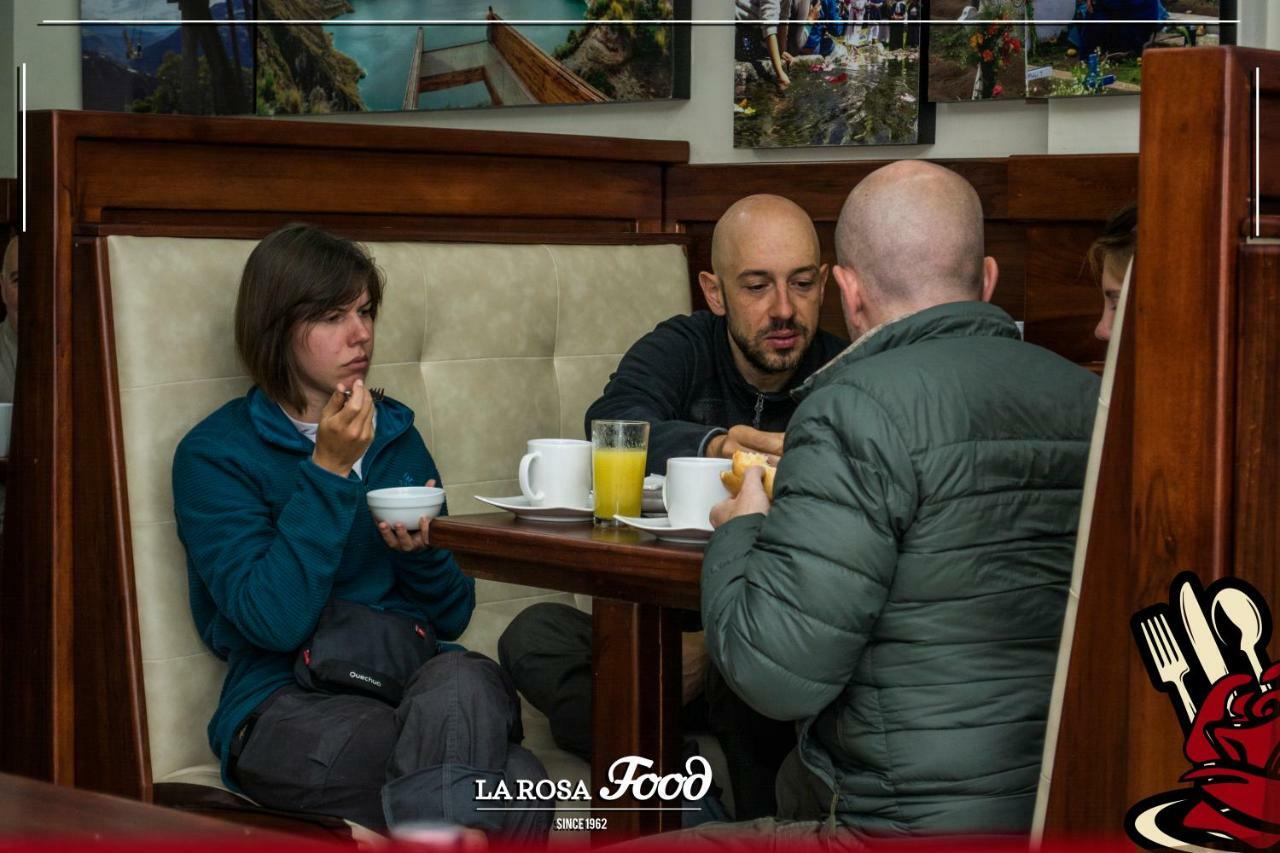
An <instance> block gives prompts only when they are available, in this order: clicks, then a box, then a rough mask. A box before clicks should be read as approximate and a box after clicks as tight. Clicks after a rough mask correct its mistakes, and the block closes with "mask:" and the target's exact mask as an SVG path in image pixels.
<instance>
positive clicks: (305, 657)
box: [302, 649, 311, 666]
mask: <svg viewBox="0 0 1280 853" xmlns="http://www.w3.org/2000/svg"><path fill="white" fill-rule="evenodd" d="M302 662H303V663H305V664H306V665H307V666H311V649H303V650H302Z"/></svg>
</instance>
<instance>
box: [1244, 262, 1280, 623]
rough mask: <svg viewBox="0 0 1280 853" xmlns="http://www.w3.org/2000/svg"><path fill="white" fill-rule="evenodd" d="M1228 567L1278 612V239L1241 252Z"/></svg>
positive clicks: (1279, 409)
mask: <svg viewBox="0 0 1280 853" xmlns="http://www.w3.org/2000/svg"><path fill="white" fill-rule="evenodd" d="M1240 281H1241V283H1242V285H1243V286H1242V287H1241V288H1240V312H1239V316H1240V336H1241V346H1240V350H1239V358H1238V360H1237V365H1238V370H1239V376H1238V378H1237V380H1236V400H1237V401H1238V404H1237V406H1238V408H1237V415H1236V458H1237V459H1238V460H1239V464H1238V465H1237V470H1238V471H1239V478H1240V480H1239V484H1238V486H1237V487H1236V495H1237V499H1236V508H1237V510H1236V517H1235V553H1234V555H1233V560H1234V563H1235V574H1236V576H1237V577H1240V578H1244V579H1245V580H1247V581H1249V582H1250V583H1252V584H1254V585H1255V586H1257V587H1258V589H1259V591H1261V592H1262V594H1263V596H1264V597H1265V598H1266V600H1267V601H1268V602H1269V603H1270V604H1271V607H1272V614H1273V618H1274V617H1276V616H1280V571H1277V567H1280V523H1277V514H1276V508H1277V507H1280V385H1278V384H1277V383H1276V369H1277V367H1280V245H1276V244H1271V245H1268V244H1258V245H1253V246H1246V247H1245V248H1244V249H1242V250H1241V253H1240Z"/></svg>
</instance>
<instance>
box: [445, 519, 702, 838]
mask: <svg viewBox="0 0 1280 853" xmlns="http://www.w3.org/2000/svg"><path fill="white" fill-rule="evenodd" d="M431 542H432V544H433V545H438V546H439V547H441V548H448V549H449V550H451V551H452V552H453V553H454V555H455V556H456V557H457V560H458V563H459V565H461V566H462V568H463V569H464V570H465V571H466V572H467V573H468V574H471V575H473V576H475V577H478V578H487V579H489V580H497V581H506V582H507V583H518V584H526V585H530V586H540V587H545V588H547V589H555V590H562V591H564V592H575V593H585V594H587V595H592V596H594V597H595V601H594V603H593V604H592V608H591V611H592V612H591V625H592V628H591V634H592V662H591V671H592V678H593V683H594V695H593V698H592V705H591V716H592V721H591V728H592V737H593V750H592V757H591V780H592V792H593V793H595V792H598V791H599V789H600V788H601V786H602V785H603V784H605V783H606V782H607V781H608V778H609V777H608V770H609V766H610V765H611V764H612V763H613V762H614V761H615V760H617V759H618V758H620V757H623V756H627V755H636V756H641V757H644V758H649V759H652V760H653V761H655V762H656V765H655V767H654V768H652V769H651V770H650V771H647V772H654V773H658V774H659V775H661V774H664V773H670V772H679V771H682V770H683V768H682V767H680V766H679V764H678V761H679V756H680V726H679V717H680V624H681V620H682V618H685V616H686V614H685V613H684V612H683V611H688V610H697V609H698V607H699V599H698V595H699V593H698V583H699V578H700V577H701V572H702V549H701V548H699V547H696V546H688V545H669V544H666V543H663V542H659V541H658V540H657V539H655V538H654V537H652V536H650V535H649V534H647V533H640V532H639V531H636V530H631V529H629V528H623V529H620V530H614V529H609V528H597V527H594V526H592V525H591V524H589V523H583V524H553V523H547V522H536V521H519V520H516V519H514V518H512V517H511V516H510V515H508V514H506V513H499V514H493V515H466V516H457V517H451V518H442V519H437V520H436V521H433V522H432V523H431ZM601 805H607V806H608V807H609V808H610V809H617V808H619V807H624V808H633V807H637V806H643V807H647V808H650V809H653V808H655V807H656V806H657V805H658V802H657V801H655V802H653V803H646V802H638V801H636V800H633V799H627V798H624V799H620V800H616V801H610V802H609V803H607V804H605V803H600V802H599V801H597V806H601ZM665 805H667V806H668V807H678V806H679V805H680V803H679V802H675V803H670V802H668V803H666V804H665ZM680 815H681V813H680V812H679V811H674V810H667V811H654V810H650V811H608V812H604V811H601V812H599V813H598V816H607V817H608V820H609V832H610V834H614V833H618V834H627V835H638V834H645V833H651V832H661V831H665V830H669V829H678V828H679V826H680Z"/></svg>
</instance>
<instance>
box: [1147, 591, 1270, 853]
mask: <svg viewBox="0 0 1280 853" xmlns="http://www.w3.org/2000/svg"><path fill="white" fill-rule="evenodd" d="M1130 627H1131V628H1132V630H1133V635H1134V639H1135V640H1136V642H1137V644H1138V649H1139V651H1140V652H1141V655H1142V659H1143V661H1144V662H1145V664H1146V666H1147V672H1148V674H1149V675H1150V676H1151V682H1152V684H1154V685H1155V687H1156V689H1157V690H1161V691H1163V692H1165V693H1167V694H1168V695H1169V699H1170V703H1171V705H1172V712H1173V713H1174V714H1176V715H1177V716H1178V721H1179V723H1181V725H1182V730H1183V732H1184V734H1185V738H1186V739H1185V741H1184V743H1183V754H1184V755H1185V756H1186V758H1187V761H1188V762H1189V763H1190V765H1191V769H1190V770H1188V771H1187V772H1186V773H1184V774H1183V775H1182V778H1181V779H1180V780H1179V781H1181V782H1185V783H1189V784H1190V787H1183V788H1177V789H1175V790H1171V791H1165V792H1164V793H1161V794H1157V795H1155V796H1154V797H1149V798H1147V799H1145V800H1143V801H1142V802H1140V803H1138V804H1137V805H1135V806H1134V807H1133V808H1132V809H1130V810H1129V814H1128V816H1127V818H1126V821H1125V828H1126V830H1127V831H1128V833H1129V836H1130V837H1131V838H1132V839H1133V840H1134V841H1136V842H1138V843H1139V844H1142V845H1143V846H1145V847H1155V848H1166V849H1173V850H1183V851H1196V850H1204V851H1210V850H1238V851H1251V850H1273V849H1277V848H1280V690H1278V689H1276V688H1277V687H1280V664H1272V663H1270V661H1269V660H1268V658H1267V652H1266V648H1267V641H1268V640H1269V639H1270V638H1271V612H1270V610H1269V609H1268V608H1267V605H1266V602H1265V601H1264V600H1263V598H1262V596H1261V595H1259V594H1258V591H1257V590H1256V589H1254V588H1253V587H1252V586H1250V585H1249V584H1247V583H1245V582H1243V581H1240V580H1236V579H1235V578H1224V579H1222V580H1219V581H1216V582H1214V583H1213V584H1211V585H1210V586H1209V587H1208V588H1207V589H1204V588H1202V587H1201V584H1200V580H1199V578H1197V577H1196V576H1195V575H1194V574H1192V573H1190V572H1184V573H1182V574H1180V575H1179V576H1178V577H1177V578H1175V579H1174V582H1173V584H1172V586H1171V587H1170V595H1169V602H1168V603H1163V602H1162V603H1160V604H1155V605H1152V606H1151V607H1148V608H1146V609H1144V610H1141V611H1139V612H1138V613H1136V614H1134V616H1133V619H1132V620H1131V622H1130Z"/></svg>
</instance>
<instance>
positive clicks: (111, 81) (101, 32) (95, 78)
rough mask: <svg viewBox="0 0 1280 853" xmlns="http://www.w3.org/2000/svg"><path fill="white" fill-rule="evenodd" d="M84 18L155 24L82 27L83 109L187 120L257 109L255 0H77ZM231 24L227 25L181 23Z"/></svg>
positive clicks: (242, 112) (81, 72)
mask: <svg viewBox="0 0 1280 853" xmlns="http://www.w3.org/2000/svg"><path fill="white" fill-rule="evenodd" d="M80 17H81V18H83V19H85V20H115V21H148V22H150V21H156V22H158V23H157V24H155V25H148V26H142V27H127V26H119V25H114V24H113V25H106V24H104V25H94V24H84V25H81V27H80V86H81V97H82V101H83V104H84V109H86V110H111V111H116V112H135V113H182V114H185V115H237V114H246V113H252V112H253V72H254V68H253V33H252V29H253V28H252V25H250V24H247V23H242V22H244V21H251V20H253V17H254V10H253V3H252V2H251V0H217V2H212V3H211V2H209V0H80ZM195 20H201V21H207V20H221V21H226V22H227V23H226V26H201V25H184V24H183V21H195Z"/></svg>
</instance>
